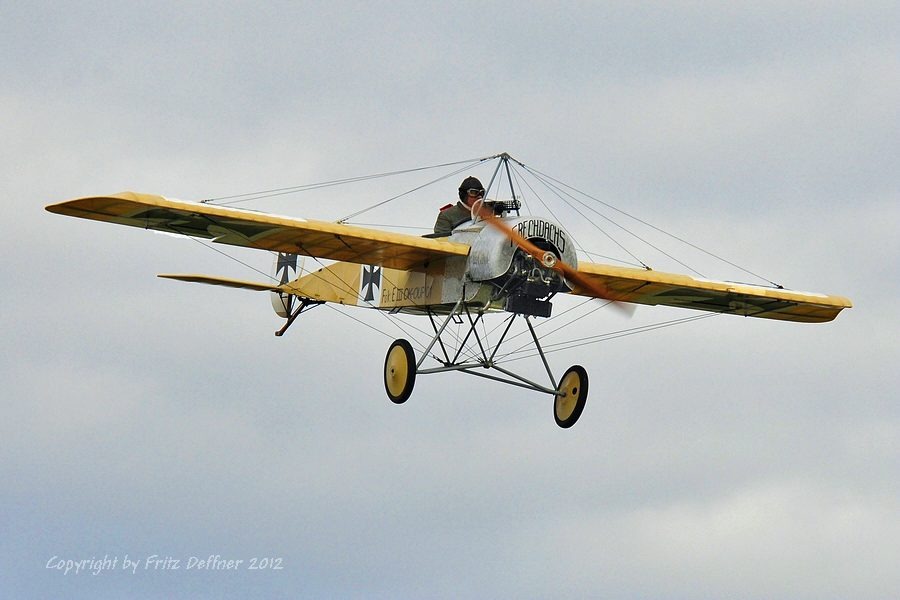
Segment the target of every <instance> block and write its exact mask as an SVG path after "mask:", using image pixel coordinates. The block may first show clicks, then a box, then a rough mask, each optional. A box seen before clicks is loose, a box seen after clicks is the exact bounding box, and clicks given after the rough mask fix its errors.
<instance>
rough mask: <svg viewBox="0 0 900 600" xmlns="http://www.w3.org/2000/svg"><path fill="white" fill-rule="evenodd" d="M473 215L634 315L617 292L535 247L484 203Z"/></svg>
mask: <svg viewBox="0 0 900 600" xmlns="http://www.w3.org/2000/svg"><path fill="white" fill-rule="evenodd" d="M472 213H473V214H474V215H476V216H478V217H479V218H481V219H482V220H483V221H485V222H486V223H488V224H489V225H491V226H493V227H495V228H496V229H498V230H500V231H501V232H502V233H503V234H504V235H505V236H506V237H508V238H509V239H510V241H511V242H513V243H514V244H516V245H517V246H518V247H519V248H521V249H522V250H524V251H525V252H527V253H528V254H530V255H531V256H532V257H534V259H535V260H537V261H538V262H540V263H541V264H542V265H544V266H545V267H547V268H548V269H553V270H554V271H556V272H557V273H559V274H561V275H562V276H563V277H565V278H566V279H567V280H569V281H570V282H572V283H574V284H576V285H577V286H578V287H580V288H581V289H583V290H586V291H588V292H590V294H591V295H592V296H595V297H597V298H601V299H603V300H607V301H608V302H609V303H610V304H611V305H613V306H615V307H616V308H618V309H619V310H621V311H624V312H625V313H626V314H628V316H631V315H632V314H634V306H632V305H630V304H626V303H624V302H623V301H622V300H621V298H620V297H618V295H617V294H616V293H615V292H613V291H612V290H610V289H609V288H607V287H606V286H605V285H603V284H601V283H599V282H596V281H592V280H590V279H588V278H587V277H585V276H584V275H583V274H582V273H580V272H579V271H578V270H577V269H575V268H573V267H572V266H570V265H567V264H566V263H564V262H563V261H561V260H559V259H558V258H557V257H556V255H555V254H554V253H553V252H550V251H549V250H542V249H540V248H538V247H537V246H535V245H534V244H533V243H532V242H530V241H529V240H528V239H527V238H526V237H524V236H523V235H522V234H520V233H518V232H517V231H516V230H514V229H513V228H512V227H510V226H509V225H507V224H506V223H504V222H503V221H501V220H500V219H499V218H498V217H497V216H496V215H495V214H494V211H493V210H491V209H490V208H488V207H487V206H485V205H484V203H483V202H481V201H478V202H476V203H475V204H474V205H473V206H472Z"/></svg>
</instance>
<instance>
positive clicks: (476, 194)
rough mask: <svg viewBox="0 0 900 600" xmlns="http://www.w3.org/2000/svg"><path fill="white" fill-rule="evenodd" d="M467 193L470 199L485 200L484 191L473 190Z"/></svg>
mask: <svg viewBox="0 0 900 600" xmlns="http://www.w3.org/2000/svg"><path fill="white" fill-rule="evenodd" d="M467 193H468V194H469V198H484V190H478V189H475V188H472V189H471V190H469V191H468V192H467Z"/></svg>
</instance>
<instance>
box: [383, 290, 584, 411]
mask: <svg viewBox="0 0 900 600" xmlns="http://www.w3.org/2000/svg"><path fill="white" fill-rule="evenodd" d="M484 312H485V311H484V309H483V308H480V307H479V308H478V309H477V311H476V312H475V314H474V316H473V314H472V312H471V311H470V307H469V306H467V305H466V304H464V303H463V302H462V301H459V302H457V303H456V305H455V306H454V307H453V309H452V310H451V311H450V313H449V314H448V315H447V316H446V318H445V319H444V321H443V323H442V324H441V326H440V327H438V326H437V323H436V322H435V315H434V314H433V313H429V317H430V318H431V324H432V328H433V329H434V332H435V335H434V337H433V338H432V340H431V343H429V344H428V347H427V348H426V349H425V352H423V353H422V355H421V356H420V357H419V359H418V361H416V358H415V353H414V352H413V349H412V346H411V345H410V343H409V342H408V341H406V340H403V339H400V340H396V341H394V343H393V344H391V346H390V348H389V349H388V352H387V356H386V357H385V360H384V388H385V390H386V391H387V395H388V397H389V398H390V399H391V401H392V402H394V403H395V404H402V403H404V402H406V400H407V399H408V398H409V396H410V394H412V389H413V385H415V381H416V376H417V375H430V374H432V373H443V372H445V371H460V372H462V373H468V374H470V375H475V376H477V377H484V378H486V379H493V380H494V381H499V382H501V383H507V384H509V385H514V386H517V387H522V388H525V389H528V390H534V391H536V392H542V393H545V394H549V395H551V396H553V403H554V404H553V416H554V419H555V420H556V424H557V425H559V426H560V427H562V428H564V429H568V428H569V427H571V426H572V425H574V424H575V422H576V421H578V418H579V417H580V416H581V413H582V411H583V410H584V404H585V401H586V400H587V392H588V376H587V371H585V369H584V367H582V366H580V365H575V366H573V367H571V368H569V370H568V371H566V373H565V375H563V377H562V379H561V380H560V381H559V384H558V385H557V382H556V380H555V379H554V377H553V373H552V372H551V371H550V365H549V364H548V363H547V359H546V357H545V356H544V351H543V349H542V348H541V344H540V342H539V341H538V337H537V334H536V333H535V331H534V327H533V326H532V324H531V319H530V318H529V317H528V316H527V315H524V316H523V315H518V314H511V315H510V316H509V322H508V324H507V325H506V328H505V329H504V331H503V334H502V335H501V336H500V339H499V340H498V341H497V343H496V344H494V345H493V347H491V346H489V345H488V344H487V340H486V339H483V336H482V335H479V333H478V330H477V325H478V323H479V321H480V320H481V317H482V316H483V315H484ZM520 316H523V317H524V319H525V323H526V325H527V326H528V331H529V332H530V334H531V339H532V342H533V343H534V347H535V349H536V350H537V353H538V355H539V356H540V357H541V361H542V362H543V364H544V369H545V370H546V372H547V377H548V378H549V380H550V385H549V386H546V385H540V384H538V383H535V382H534V381H531V380H530V379H528V378H526V377H524V376H522V375H520V374H517V373H514V372H512V371H510V370H509V369H506V368H504V367H501V366H499V365H498V364H497V363H498V360H499V359H498V358H497V351H498V350H499V349H500V346H501V344H502V343H503V341H504V340H505V339H506V336H507V334H508V333H509V330H510V328H511V327H512V324H513V321H515V320H516V318H517V317H520ZM465 319H467V320H468V324H469V327H468V329H467V332H466V334H465V335H464V336H463V337H462V338H461V339H460V338H457V340H458V343H456V344H453V343H449V344H448V343H447V340H444V339H443V334H444V332H445V330H446V328H447V325H448V324H449V323H450V321H451V320H453V321H455V322H456V323H465ZM470 340H473V341H470ZM436 345H437V346H438V347H439V348H440V353H441V355H440V356H439V355H438V354H436V353H432V350H434V349H435V346H436ZM464 353H466V356H463V354H464ZM451 355H452V356H451ZM429 356H430V357H431V358H433V359H435V360H436V361H438V362H439V363H441V366H439V367H433V368H425V369H423V368H422V363H423V362H424V361H425V359H426V358H428V357H429ZM491 369H493V370H494V371H498V372H499V373H500V375H494V374H492V373H488V372H485V371H487V370H491Z"/></svg>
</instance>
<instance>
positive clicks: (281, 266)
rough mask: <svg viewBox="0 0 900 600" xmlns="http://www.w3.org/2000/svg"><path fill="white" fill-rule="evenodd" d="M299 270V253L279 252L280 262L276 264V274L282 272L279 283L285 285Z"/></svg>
mask: <svg viewBox="0 0 900 600" xmlns="http://www.w3.org/2000/svg"><path fill="white" fill-rule="evenodd" d="M282 271H284V272H283V273H282ZM296 272H297V255H296V254H284V253H283V252H279V253H278V263H277V264H276V266H275V276H276V277H278V274H279V273H281V279H280V280H279V282H278V283H280V284H281V285H284V284H285V283H287V282H288V281H289V280H290V278H291V277H292V276H293V274H294V273H296Z"/></svg>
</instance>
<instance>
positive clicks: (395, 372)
mask: <svg viewBox="0 0 900 600" xmlns="http://www.w3.org/2000/svg"><path fill="white" fill-rule="evenodd" d="M415 383H416V355H415V354H413V349H412V345H411V344H410V343H409V342H407V341H406V340H394V343H393V344H391V347H390V348H388V351H387V356H386V357H385V358H384V389H385V391H387V395H388V398H390V399H391V402H393V403H394V404H403V403H404V402H406V400H407V399H408V398H409V395H410V394H412V389H413V385H414V384H415Z"/></svg>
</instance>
